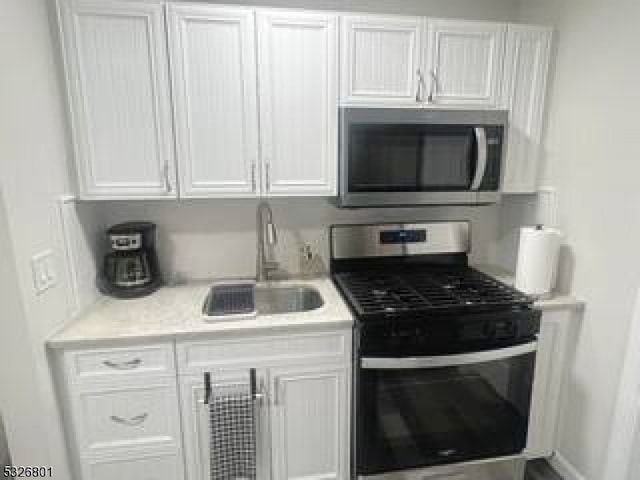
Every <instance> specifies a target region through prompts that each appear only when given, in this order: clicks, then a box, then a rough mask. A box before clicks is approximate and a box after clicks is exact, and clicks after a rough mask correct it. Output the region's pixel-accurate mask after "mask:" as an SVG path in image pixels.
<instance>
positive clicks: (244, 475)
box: [208, 385, 256, 480]
mask: <svg viewBox="0 0 640 480" xmlns="http://www.w3.org/2000/svg"><path fill="white" fill-rule="evenodd" d="M225 390H226V389H225ZM208 407H209V421H210V452H209V453H210V456H209V458H210V472H211V476H210V479H211V480H255V478H256V440H255V439H256V423H255V416H254V405H253V395H252V393H251V391H250V389H249V385H247V386H246V388H245V389H242V390H240V391H236V392H233V391H226V392H224V393H223V392H220V393H216V392H212V394H211V397H210V399H209V405H208Z"/></svg>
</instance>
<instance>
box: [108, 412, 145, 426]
mask: <svg viewBox="0 0 640 480" xmlns="http://www.w3.org/2000/svg"><path fill="white" fill-rule="evenodd" d="M109 418H110V419H111V421H112V422H114V423H118V424H120V425H126V426H127V427H137V426H138V425H141V424H143V423H144V422H145V420H146V419H147V418H149V414H148V413H143V414H140V415H136V416H135V417H131V418H128V419H127V418H122V417H118V416H117V415H111V416H110V417H109Z"/></svg>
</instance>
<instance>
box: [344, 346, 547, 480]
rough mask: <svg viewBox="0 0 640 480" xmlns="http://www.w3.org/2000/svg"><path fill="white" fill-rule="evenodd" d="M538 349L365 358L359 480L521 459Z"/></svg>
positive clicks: (359, 420)
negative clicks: (484, 460) (489, 460)
mask: <svg viewBox="0 0 640 480" xmlns="http://www.w3.org/2000/svg"><path fill="white" fill-rule="evenodd" d="M536 346H537V343H536V342H535V341H534V342H530V343H526V344H522V345H517V346H512V347H508V348H501V349H497V350H491V351H482V352H477V353H465V354H460V355H441V356H433V357H411V358H379V357H371V358H361V360H360V365H359V369H358V379H357V398H356V402H357V405H356V445H355V449H356V468H357V474H358V476H364V475H372V474H377V473H383V472H391V471H397V470H404V469H409V468H417V467H426V466H433V465H441V464H448V463H457V462H463V461H468V460H474V459H482V458H493V457H503V456H508V455H516V454H520V453H521V452H522V451H523V450H524V448H525V446H526V441H527V428H528V420H529V409H530V402H531V388H532V385H533V373H534V367H535V351H536Z"/></svg>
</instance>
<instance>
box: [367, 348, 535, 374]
mask: <svg viewBox="0 0 640 480" xmlns="http://www.w3.org/2000/svg"><path fill="white" fill-rule="evenodd" d="M537 348H538V342H537V341H533V342H529V343H525V344H522V345H516V346H515V347H507V348H500V349H497V350H488V351H486V352H474V353H462V354H456V355H437V356H432V357H400V358H391V357H363V358H361V359H360V366H361V368H363V369H367V370H411V369H417V368H445V367H457V366H460V365H470V364H473V363H484V362H493V361H496V360H503V359H505V358H512V357H517V356H520V355H525V354H527V353H532V352H535V351H536V349H537Z"/></svg>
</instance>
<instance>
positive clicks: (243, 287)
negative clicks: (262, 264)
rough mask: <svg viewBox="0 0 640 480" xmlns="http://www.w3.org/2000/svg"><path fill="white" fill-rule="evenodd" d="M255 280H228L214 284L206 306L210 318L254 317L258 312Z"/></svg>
mask: <svg viewBox="0 0 640 480" xmlns="http://www.w3.org/2000/svg"><path fill="white" fill-rule="evenodd" d="M255 287H256V284H255V282H251V281H242V282H228V283H220V284H218V285H213V286H212V287H211V289H210V290H209V295H208V296H207V300H206V302H205V306H204V313H205V315H206V316H207V317H208V318H209V319H230V318H245V317H253V316H255V315H256V314H257V311H256V301H255V298H256V297H255Z"/></svg>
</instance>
